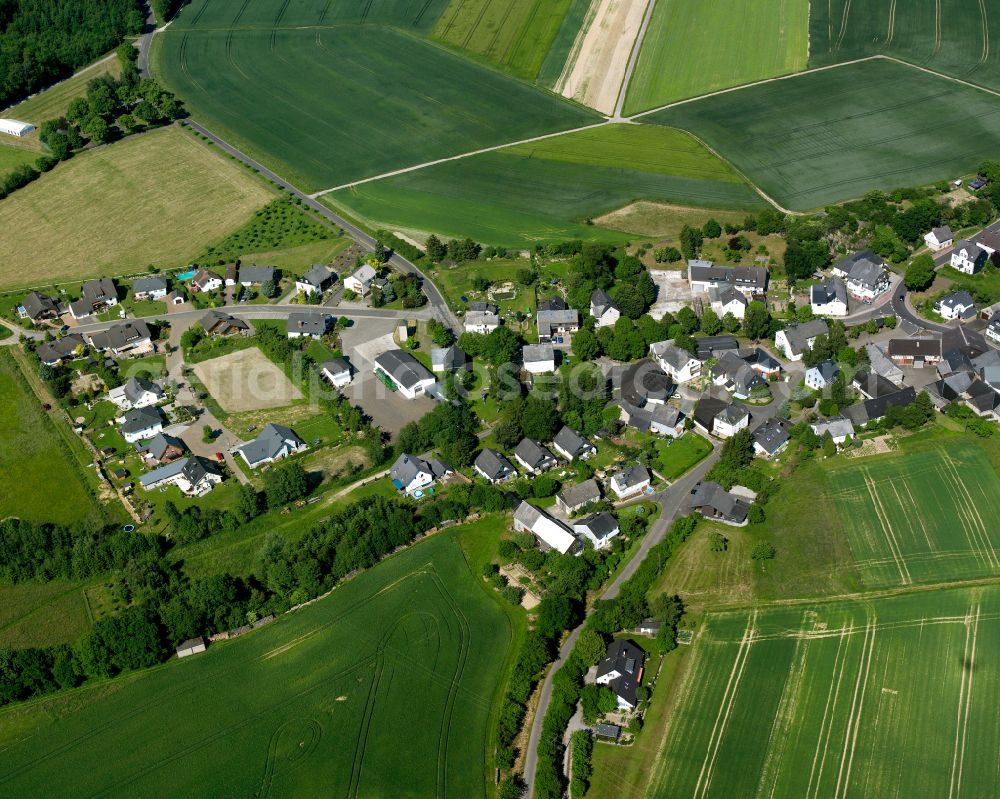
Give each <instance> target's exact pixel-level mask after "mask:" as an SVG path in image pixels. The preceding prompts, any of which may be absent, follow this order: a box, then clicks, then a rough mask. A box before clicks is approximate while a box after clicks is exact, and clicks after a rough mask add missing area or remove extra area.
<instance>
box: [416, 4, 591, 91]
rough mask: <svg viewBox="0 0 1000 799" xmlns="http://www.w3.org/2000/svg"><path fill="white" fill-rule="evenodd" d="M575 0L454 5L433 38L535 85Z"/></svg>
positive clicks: (437, 27) (439, 23)
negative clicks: (494, 64) (478, 57)
mask: <svg viewBox="0 0 1000 799" xmlns="http://www.w3.org/2000/svg"><path fill="white" fill-rule="evenodd" d="M571 4H572V0H508V1H507V2H502V3H501V2H495V0H451V2H450V3H449V4H448V8H447V9H446V10H445V12H444V13H443V14H442V15H441V18H440V19H439V20H438V23H437V25H436V26H435V27H434V33H433V35H434V38H435V39H437V40H438V41H441V42H444V43H445V44H449V45H452V46H454V47H458V48H460V49H462V50H465V51H467V52H470V53H474V54H475V55H477V56H482V57H483V58H486V59H487V60H489V61H492V62H494V63H496V64H499V65H500V66H501V67H503V68H504V69H507V70H509V71H510V72H512V73H513V74H515V75H517V76H519V77H522V78H525V79H527V80H534V79H535V78H536V77H537V76H538V72H539V70H540V69H541V68H542V64H543V63H544V61H545V58H546V56H547V55H548V52H549V48H550V47H551V45H552V42H553V40H554V39H555V38H556V36H557V35H558V33H559V29H560V27H561V26H562V22H563V19H564V17H565V16H566V12H567V10H568V9H569V7H570V5H571Z"/></svg>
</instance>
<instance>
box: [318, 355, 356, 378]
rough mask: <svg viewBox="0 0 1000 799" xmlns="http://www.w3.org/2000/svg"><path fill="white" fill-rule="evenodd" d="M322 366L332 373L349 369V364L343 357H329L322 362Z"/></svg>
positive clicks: (340, 372)
mask: <svg viewBox="0 0 1000 799" xmlns="http://www.w3.org/2000/svg"><path fill="white" fill-rule="evenodd" d="M322 368H323V369H324V370H325V371H327V372H329V373H330V374H332V375H339V374H343V373H344V372H350V371H351V365H350V364H349V363H348V362H347V361H346V360H344V359H343V358H331V359H330V360H329V361H326V362H324V363H323V366H322Z"/></svg>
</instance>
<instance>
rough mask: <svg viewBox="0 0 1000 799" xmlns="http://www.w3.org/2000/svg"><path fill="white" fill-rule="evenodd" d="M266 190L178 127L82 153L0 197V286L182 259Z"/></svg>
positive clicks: (262, 199)
mask: <svg viewBox="0 0 1000 799" xmlns="http://www.w3.org/2000/svg"><path fill="white" fill-rule="evenodd" d="M273 197H274V194H273V192H271V191H270V190H269V189H267V188H265V187H264V186H263V185H262V184H261V183H260V182H259V181H257V180H256V179H255V178H253V177H252V176H251V175H250V174H249V173H248V172H246V171H245V170H243V169H241V168H240V167H238V166H237V165H236V164H235V163H234V162H233V161H230V160H229V159H227V158H224V157H223V156H221V155H219V154H217V153H215V152H213V151H212V150H210V149H209V148H208V147H206V146H204V145H203V144H202V143H200V142H199V141H198V140H197V139H195V138H194V137H193V136H191V135H190V134H188V133H185V132H184V131H183V130H181V129H180V128H178V127H170V128H165V129H162V130H157V131H153V132H151V133H145V134H141V135H138V136H133V137H130V138H128V139H125V140H124V141H120V142H117V143H116V144H114V145H112V146H111V147H102V148H100V149H97V150H92V151H90V152H85V153H81V154H80V155H78V156H76V157H74V158H73V159H72V160H70V161H67V162H66V163H63V164H60V165H59V166H58V167H56V169H54V170H53V171H52V172H49V173H47V174H45V175H43V176H42V177H41V178H39V179H38V180H36V181H35V182H34V183H31V184H30V185H28V186H26V187H25V188H23V189H19V190H18V191H17V192H15V193H14V194H12V195H11V196H10V197H8V198H7V199H5V200H3V201H2V202H0V230H3V231H4V255H5V257H4V259H3V261H2V262H0V288H5V289H6V288H18V287H29V286H37V285H43V284H49V285H50V284H52V283H54V282H60V281H71V280H74V279H80V278H83V277H96V276H98V275H120V274H123V273H128V272H130V271H136V270H140V269H141V270H143V271H145V269H146V267H147V266H149V265H150V264H152V265H157V266H176V265H177V264H183V263H187V262H188V261H189V260H190V259H191V258H194V257H196V256H197V255H198V254H199V253H200V252H202V251H203V250H204V249H205V247H206V246H208V245H209V244H210V243H214V242H215V241H217V240H219V239H221V238H222V237H223V236H225V235H226V234H227V233H228V232H229V231H230V230H232V229H233V228H236V227H238V226H239V225H241V224H243V223H244V222H246V220H247V218H248V217H249V216H250V215H251V214H252V213H253V212H254V211H255V210H256V209H258V208H260V207H261V206H262V205H264V204H265V203H267V201H268V200H270V199H272V198H273Z"/></svg>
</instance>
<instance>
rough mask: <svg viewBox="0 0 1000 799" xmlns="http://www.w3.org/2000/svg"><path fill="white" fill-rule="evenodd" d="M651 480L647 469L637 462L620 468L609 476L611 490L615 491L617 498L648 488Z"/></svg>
mask: <svg viewBox="0 0 1000 799" xmlns="http://www.w3.org/2000/svg"><path fill="white" fill-rule="evenodd" d="M651 481H652V478H651V477H650V474H649V470H648V469H646V467H645V466H643V465H642V464H639V463H637V464H634V465H632V466H629V467H628V468H625V469H621V470H619V471H617V472H615V473H614V474H613V475H612V476H611V490H612V491H614V492H615V494H616V495H617V496H618V499H625V498H626V497H631V496H635V495H636V494H641V493H642V492H643V491H645V490H646V489H647V488H649V484H650V482H651Z"/></svg>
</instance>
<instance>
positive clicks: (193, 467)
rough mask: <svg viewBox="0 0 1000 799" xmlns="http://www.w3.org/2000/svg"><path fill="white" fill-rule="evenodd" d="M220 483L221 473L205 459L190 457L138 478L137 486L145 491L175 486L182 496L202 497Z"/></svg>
mask: <svg viewBox="0 0 1000 799" xmlns="http://www.w3.org/2000/svg"><path fill="white" fill-rule="evenodd" d="M221 482H222V473H221V472H220V471H219V469H218V467H217V466H216V465H215V464H214V463H212V462H211V461H210V460H208V459H207V458H201V457H199V456H197V455H192V456H191V457H189V458H181V459H179V460H175V461H171V462H170V463H168V464H166V465H165V466H160V467H159V468H158V469H153V470H152V471H151V472H146V474H144V475H141V476H140V477H139V485H141V486H142V487H143V488H144V489H145V490H146V491H152V490H153V489H156V488H160V487H161V486H166V485H175V486H177V487H178V488H179V489H180V490H181V493H182V494H186V495H188V496H198V497H200V496H204V495H205V494H207V493H208V492H209V491H211V490H212V488H213V487H215V486H216V485H218V484H219V483H221Z"/></svg>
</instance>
